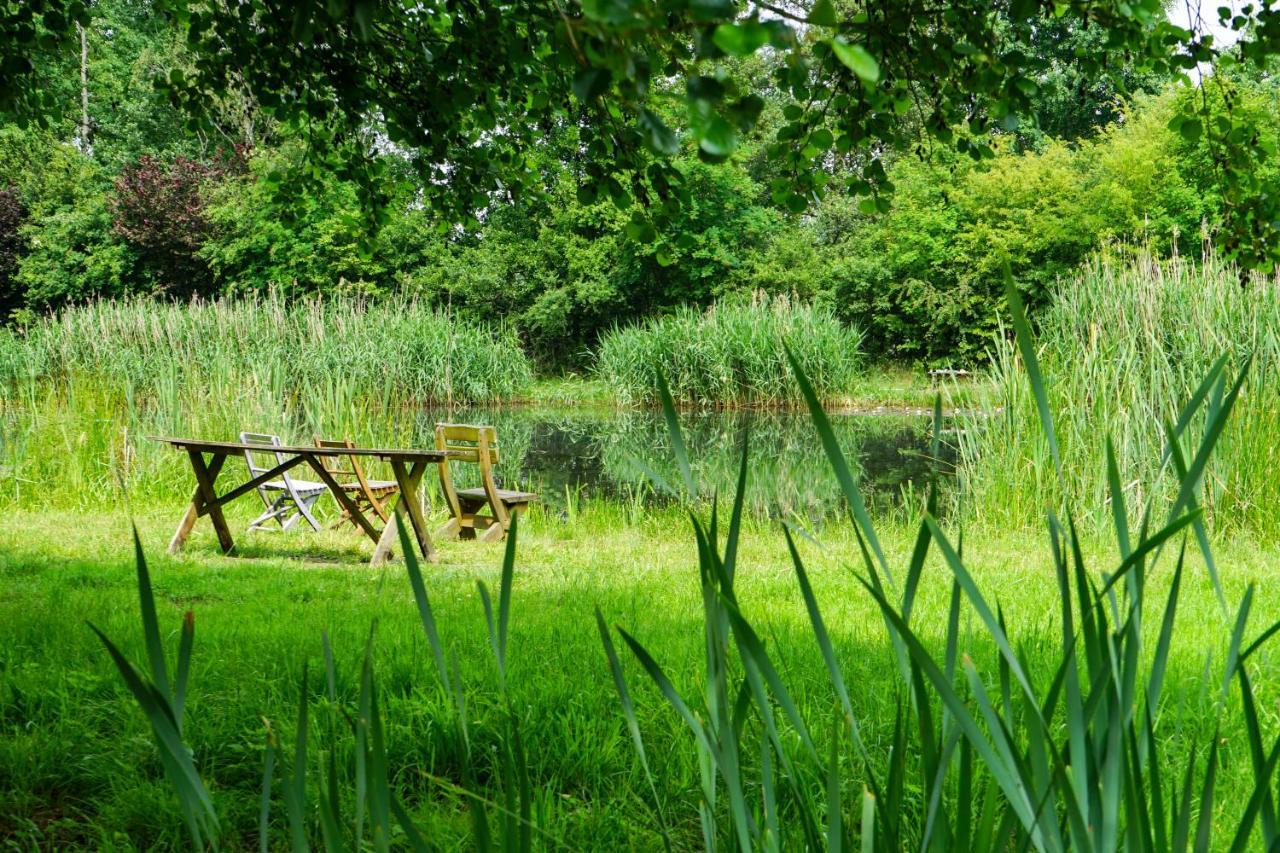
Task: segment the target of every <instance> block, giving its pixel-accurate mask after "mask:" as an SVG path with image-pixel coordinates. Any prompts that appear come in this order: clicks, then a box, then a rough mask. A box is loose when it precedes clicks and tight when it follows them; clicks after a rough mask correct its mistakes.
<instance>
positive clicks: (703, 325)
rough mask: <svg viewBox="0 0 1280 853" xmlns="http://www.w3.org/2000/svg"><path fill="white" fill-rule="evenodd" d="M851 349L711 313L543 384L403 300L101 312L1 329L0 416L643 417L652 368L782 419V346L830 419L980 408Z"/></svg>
mask: <svg viewBox="0 0 1280 853" xmlns="http://www.w3.org/2000/svg"><path fill="white" fill-rule="evenodd" d="M860 340H861V335H860V333H858V332H857V330H856V329H853V328H852V327H849V326H848V325H847V324H845V323H843V322H842V321H840V320H839V319H837V318H836V317H835V316H834V315H833V314H831V313H830V312H828V311H826V310H824V309H820V308H816V307H813V306H810V305H806V304H802V303H796V304H792V303H790V302H788V301H787V300H773V301H763V302H762V301H759V300H757V301H756V302H753V303H725V304H719V305H713V306H712V307H710V308H709V309H707V310H706V311H697V310H694V309H689V308H686V309H682V310H680V311H678V312H676V313H675V314H673V315H670V316H666V317H660V318H656V319H654V320H651V321H649V322H647V323H643V324H637V325H633V326H628V327H624V328H618V329H615V330H613V331H612V332H610V333H609V334H607V335H606V336H605V337H604V338H603V339H602V341H601V342H600V345H599V347H598V348H597V351H596V353H595V354H588V358H589V361H590V363H591V365H592V366H591V368H590V369H588V370H585V371H580V372H562V371H560V370H559V369H556V368H552V369H551V372H544V371H542V370H540V369H539V366H538V365H537V364H535V363H534V361H533V360H532V359H531V358H530V356H529V355H528V354H527V353H526V352H524V351H523V349H522V348H521V346H520V342H519V340H518V339H517V337H516V335H515V333H514V332H513V331H512V329H511V328H510V327H508V326H504V325H501V324H499V325H491V324H485V323H481V322H476V321H473V320H469V319H467V318H465V317H464V316H462V315H459V314H450V313H448V312H446V311H443V310H441V309H437V308H433V307H430V306H428V305H427V304H426V303H424V302H422V301H419V300H416V299H410V298H400V297H395V298H381V299H373V298H351V297H335V298H330V299H301V300H292V301H290V300H286V299H284V298H283V297H281V296H279V295H278V294H277V295H272V296H268V297H256V296H250V297H247V298H243V299H219V300H214V301H204V300H199V299H196V300H192V301H190V302H185V303H180V302H167V303H164V302H155V301H154V300H150V299H127V300H100V301H93V302H89V303H85V304H84V305H79V306H73V307H69V308H65V309H63V310H61V311H58V312H56V313H53V314H50V315H46V316H42V317H40V318H38V319H37V320H35V321H34V322H32V323H30V324H29V325H27V326H25V327H20V328H16V329H12V328H11V329H0V405H3V404H4V402H5V400H6V398H8V399H10V400H12V399H13V398H15V397H21V396H23V395H24V394H25V395H28V396H29V394H30V391H31V389H32V388H38V387H47V386H49V385H51V384H58V383H66V382H73V381H76V380H79V379H85V380H89V381H93V382H97V383H99V384H104V385H107V386H110V387H116V388H118V389H120V390H121V391H122V392H124V393H126V394H128V395H130V397H132V396H134V395H138V396H140V397H143V398H147V397H151V398H156V399H158V400H163V399H164V397H165V395H167V394H171V393H172V392H173V390H174V388H176V387H184V386H192V385H200V384H203V385H205V386H207V387H209V389H210V390H211V391H212V390H213V389H214V388H216V389H218V390H221V391H225V392H226V393H228V394H231V395H233V396H236V395H239V394H243V393H245V391H246V390H247V389H250V388H264V387H266V388H270V389H272V390H274V391H276V392H278V393H279V394H280V395H281V396H282V397H283V396H289V395H291V394H294V393H301V392H302V391H304V390H306V391H308V392H309V393H310V392H312V391H314V390H316V389H318V388H321V389H326V390H327V391H328V392H330V393H333V391H332V389H334V388H337V389H339V390H338V391H337V393H338V394H339V395H340V396H341V397H343V398H344V399H349V400H356V399H360V400H361V401H362V402H366V403H368V402H375V403H378V404H380V405H383V406H386V407H394V406H414V405H426V404H435V403H455V402H457V403H471V404H483V405H492V406H510V405H543V406H596V407H613V408H620V409H631V408H657V407H658V405H659V400H658V395H657V386H656V375H657V374H656V371H655V370H653V367H652V366H653V365H659V366H661V367H662V369H663V370H664V371H665V373H666V374H667V375H668V376H669V377H671V379H670V382H671V391H672V395H673V397H674V400H675V403H676V405H677V407H679V408H681V409H690V410H695V409H708V408H709V409H726V410H733V409H761V410H794V409H798V408H800V407H801V406H802V403H801V401H800V400H799V398H798V397H797V396H796V394H795V392H794V390H793V389H790V390H789V389H788V385H789V382H790V379H789V372H788V369H787V368H786V365H785V358H784V355H783V348H782V344H783V342H784V341H787V342H790V343H791V345H792V346H793V348H794V349H795V351H796V354H797V356H798V357H799V358H800V359H801V363H802V364H803V365H804V366H805V367H806V369H812V371H813V375H814V376H815V377H816V378H815V389H816V390H817V391H818V393H819V396H820V397H821V398H822V399H823V401H824V405H826V406H827V408H828V409H829V410H830V411H833V412H838V413H874V412H879V411H885V412H889V413H895V414H908V413H910V414H931V413H932V411H933V397H934V396H935V394H936V393H939V392H941V393H943V395H944V398H945V399H946V402H947V405H948V408H951V407H952V406H953V405H954V406H956V407H959V406H964V405H972V404H973V403H974V402H976V401H979V400H980V399H981V398H982V397H983V396H984V390H985V384H986V383H985V382H984V378H983V377H982V376H981V375H975V376H974V377H973V378H969V379H964V380H961V381H959V382H952V381H944V382H938V381H933V380H932V379H930V377H929V376H928V374H927V372H926V371H925V370H924V369H923V368H913V367H910V366H907V365H902V364H895V363H892V362H880V363H874V364H868V363H867V361H866V359H865V357H864V356H863V354H862V353H861V351H860ZM357 389H366V390H363V391H361V390H357Z"/></svg>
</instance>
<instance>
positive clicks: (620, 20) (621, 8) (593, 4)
mask: <svg viewBox="0 0 1280 853" xmlns="http://www.w3.org/2000/svg"><path fill="white" fill-rule="evenodd" d="M582 14H583V15H585V16H586V17H587V19H588V20H592V21H598V22H600V23H602V24H625V23H627V22H629V21H631V20H633V19H634V18H635V14H634V13H633V12H632V11H631V3H630V2H629V0H582Z"/></svg>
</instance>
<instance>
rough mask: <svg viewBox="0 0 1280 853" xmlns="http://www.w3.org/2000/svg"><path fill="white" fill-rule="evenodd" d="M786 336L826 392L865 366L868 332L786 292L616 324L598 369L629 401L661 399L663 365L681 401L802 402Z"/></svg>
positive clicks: (840, 393)
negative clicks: (786, 296) (786, 349)
mask: <svg viewBox="0 0 1280 853" xmlns="http://www.w3.org/2000/svg"><path fill="white" fill-rule="evenodd" d="M784 341H786V342H788V343H789V344H790V345H791V347H792V348H793V350H794V351H795V353H796V355H797V357H798V358H799V359H800V362H801V364H802V365H803V366H804V368H805V370H806V371H808V372H809V375H810V376H812V377H813V382H814V385H815V387H816V388H817V389H818V391H819V393H820V394H821V395H822V396H823V397H824V398H826V399H830V400H835V399H839V398H842V397H844V396H845V395H846V394H847V392H849V391H850V390H851V389H852V388H854V387H855V383H856V382H857V380H858V377H859V376H860V375H861V374H862V371H863V356H862V350H861V342H862V334H861V332H859V331H858V330H856V329H853V328H851V327H849V326H847V325H845V324H844V323H842V322H841V321H840V320H839V319H838V318H837V317H836V316H835V315H834V314H833V313H831V312H830V311H829V310H826V309H823V308H818V307H815V306H809V305H802V304H792V303H789V302H787V301H785V300H777V301H774V302H772V303H751V304H739V303H722V304H720V305H716V306H714V307H713V308H711V309H709V310H708V311H706V312H705V313H703V312H699V311H696V310H694V309H692V308H683V309H680V310H678V311H676V312H675V313H674V314H671V315H669V316H666V317H660V318H657V319H654V320H650V321H648V322H646V323H643V324H639V325H635V326H628V327H625V328H618V329H614V330H613V331H612V332H610V333H608V334H606V335H605V336H604V338H603V339H602V340H601V341H600V347H599V351H598V352H597V354H596V366H595V369H596V373H597V375H598V376H599V377H600V378H601V380H602V381H603V382H604V383H605V384H606V385H607V386H608V387H609V388H610V389H611V390H612V392H613V394H614V396H615V398H616V399H617V400H618V402H619V403H621V404H623V405H638V404H653V403H655V402H656V401H657V400H658V399H659V396H658V386H657V373H656V369H657V368H661V369H662V370H663V372H664V373H665V375H666V377H667V380H668V382H669V383H670V387H671V394H672V396H673V397H674V398H675V400H676V401H677V402H678V403H682V404H688V405H711V406H748V405H763V406H771V405H773V406H776V405H795V404H798V403H799V402H800V397H799V394H798V392H797V390H796V387H795V383H794V381H792V377H791V373H790V370H789V368H788V367H787V362H786V357H785V355H784V354H783V342H784Z"/></svg>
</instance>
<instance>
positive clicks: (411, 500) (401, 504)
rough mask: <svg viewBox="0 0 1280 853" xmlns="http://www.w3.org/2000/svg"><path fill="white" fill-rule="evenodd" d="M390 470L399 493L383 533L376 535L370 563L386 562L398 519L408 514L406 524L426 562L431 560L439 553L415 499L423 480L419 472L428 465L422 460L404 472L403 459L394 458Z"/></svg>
mask: <svg viewBox="0 0 1280 853" xmlns="http://www.w3.org/2000/svg"><path fill="white" fill-rule="evenodd" d="M391 470H393V471H394V472H395V475H396V484H397V485H398V486H399V487H400V494H399V495H398V496H397V498H396V502H395V505H394V507H393V508H392V509H393V512H392V513H391V517H390V518H389V519H387V526H386V527H384V528H383V530H382V536H381V537H379V538H378V547H376V548H374V549H373V559H371V560H370V561H369V565H371V566H378V565H381V564H382V563H385V562H386V561H387V558H388V557H389V556H390V554H391V548H392V546H394V545H395V542H396V538H397V536H398V528H399V525H400V523H401V521H400V519H401V518H403V517H404V516H406V515H407V516H408V517H409V524H410V525H411V526H412V527H413V532H414V535H415V538H416V539H417V540H418V548H419V549H420V550H421V551H422V556H423V557H424V558H425V559H426V560H427V561H428V562H432V563H434V562H435V561H436V560H437V559H438V556H437V554H436V549H435V546H434V545H433V544H432V542H431V536H430V534H428V533H427V525H426V520H425V519H424V518H423V515H422V504H421V503H420V502H419V501H418V484H419V483H421V482H422V475H423V472H425V471H426V470H427V465H426V463H425V462H417V463H414V466H413V468H411V469H409V470H407V471H406V470H405V467H404V463H403V462H400V461H398V460H393V461H392V463H391Z"/></svg>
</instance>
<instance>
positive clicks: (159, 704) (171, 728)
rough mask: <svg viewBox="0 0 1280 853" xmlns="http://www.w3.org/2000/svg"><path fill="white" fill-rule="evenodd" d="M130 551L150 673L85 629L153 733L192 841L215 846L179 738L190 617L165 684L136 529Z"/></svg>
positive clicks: (213, 819)
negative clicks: (171, 678) (104, 652)
mask: <svg viewBox="0 0 1280 853" xmlns="http://www.w3.org/2000/svg"><path fill="white" fill-rule="evenodd" d="M133 542H134V553H135V559H136V565H137V574H138V599H139V606H140V610H141V621H142V635H143V644H144V646H145V647H146V651H147V659H148V662H149V663H150V668H151V677H150V678H148V677H147V676H145V675H143V674H142V673H141V672H140V671H139V670H138V669H137V668H136V667H135V666H134V665H133V664H132V663H130V662H129V660H128V658H127V657H125V655H124V654H123V653H122V652H121V651H120V649H119V648H118V647H117V646H116V644H115V643H113V642H112V641H111V640H110V639H108V638H107V635H106V634H104V633H103V632H102V631H101V630H99V629H98V628H97V627H96V626H95V625H93V624H92V623H90V625H89V627H90V628H91V629H92V630H93V632H94V633H95V634H97V635H98V639H100V640H101V641H102V644H103V646H105V647H106V649H107V653H108V654H109V655H110V656H111V659H112V660H113V661H114V662H115V665H116V669H117V670H118V671H119V673H120V678H121V679H122V680H123V681H124V683H125V686H126V687H128V688H129V692H130V693H132V694H133V697H134V699H135V700H136V701H137V703H138V705H139V706H140V707H141V708H142V711H143V713H145V714H146V716H147V720H148V721H149V722H150V723H151V731H152V734H153V735H154V737H155V745H156V749H157V751H158V752H159V756H160V763H161V764H162V765H163V767H164V772H165V776H166V777H167V778H168V779H169V784H171V785H172V786H173V789H174V792H175V793H176V794H177V796H178V803H179V805H180V806H181V807H182V813H183V816H184V817H185V818H186V823H187V829H188V831H189V832H190V834H191V842H192V844H193V846H194V847H196V848H197V849H204V848H205V847H206V846H210V847H216V846H217V839H218V816H217V812H216V811H215V810H214V807H213V801H212V799H211V798H210V797H209V792H208V790H207V789H206V788H205V785H204V782H203V781H202V780H201V778H200V774H199V772H198V771H197V770H196V767H195V763H194V761H193V760H192V757H191V751H190V750H189V749H187V746H186V744H185V743H184V741H183V739H182V717H183V710H184V705H185V702H186V695H187V677H188V674H189V673H190V671H191V649H192V643H193V639H194V636H195V617H194V615H193V614H192V613H191V612H190V611H188V612H187V614H186V616H185V617H184V618H183V621H182V635H181V639H180V640H179V645H178V657H177V664H176V672H177V674H176V677H175V680H174V681H173V682H172V683H170V681H169V674H168V667H167V665H166V663H165V655H164V646H163V644H162V643H161V640H160V623H159V619H158V618H157V616H156V604H155V597H154V596H153V595H152V592H151V576H150V574H149V573H148V571H147V561H146V558H145V557H144V556H143V553H142V542H141V540H140V539H139V538H138V531H137V529H136V528H135V529H134V531H133Z"/></svg>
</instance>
